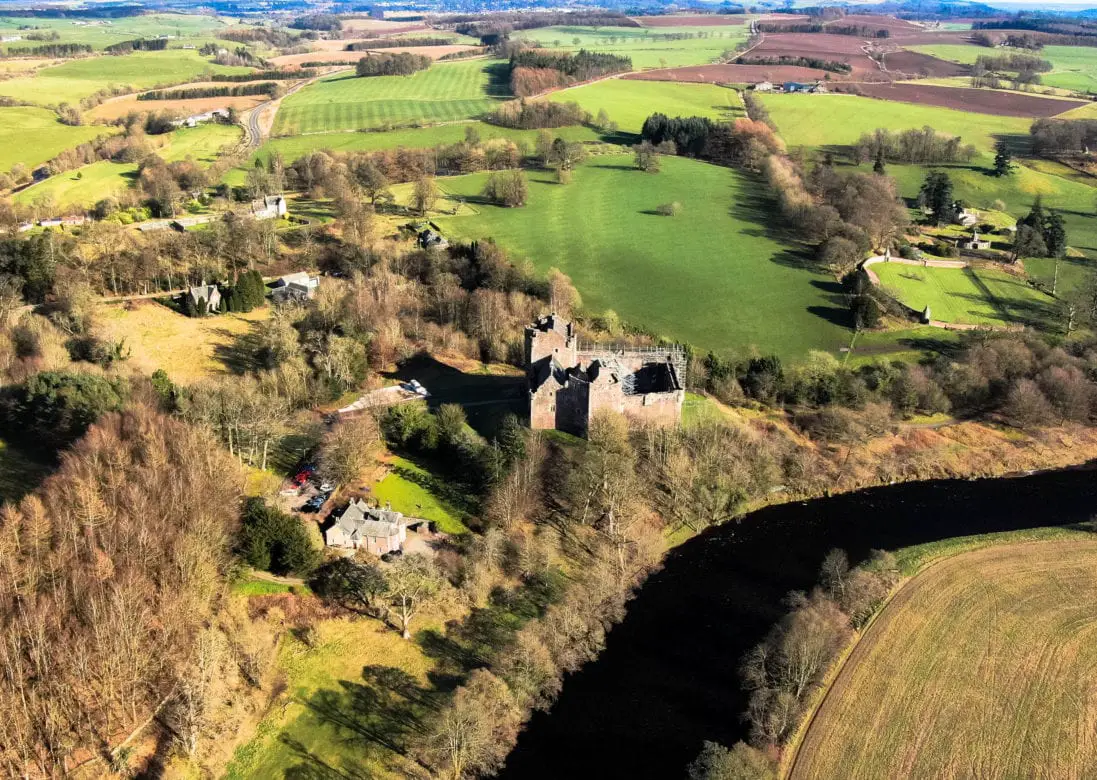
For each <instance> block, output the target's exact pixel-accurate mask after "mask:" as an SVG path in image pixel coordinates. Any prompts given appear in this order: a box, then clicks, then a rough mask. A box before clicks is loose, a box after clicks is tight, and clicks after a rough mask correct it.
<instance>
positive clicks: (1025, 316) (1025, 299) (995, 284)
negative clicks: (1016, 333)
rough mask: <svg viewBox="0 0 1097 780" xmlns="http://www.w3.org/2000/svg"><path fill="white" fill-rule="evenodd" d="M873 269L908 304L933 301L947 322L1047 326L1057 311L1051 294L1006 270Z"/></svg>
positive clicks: (936, 313)
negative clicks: (1046, 293)
mask: <svg viewBox="0 0 1097 780" xmlns="http://www.w3.org/2000/svg"><path fill="white" fill-rule="evenodd" d="M872 270H873V271H875V272H876V274H877V276H879V277H880V283H881V284H882V285H883V286H884V288H885V289H886V290H888V291H889V292H891V293H892V294H894V295H895V297H896V298H897V299H898V300H900V301H901V302H902V303H905V304H906V305H907V306H910V307H911V308H912V309H915V310H918V311H921V310H922V309H924V308H925V307H926V306H927V305H928V306H929V307H930V314H931V316H932V318H933V319H935V320H941V321H942V322H955V323H962V324H971V325H1013V324H1018V323H1022V324H1028V325H1035V326H1046V325H1048V324H1049V323H1050V322H1051V321H1052V320H1054V318H1055V314H1056V310H1057V306H1056V302H1055V300H1054V299H1053V298H1052V297H1051V296H1049V295H1045V294H1044V293H1041V292H1040V291H1039V290H1036V289H1035V288H1033V287H1032V286H1031V285H1029V284H1028V282H1026V281H1025V280H1024V279H1022V278H1019V277H1016V276H1011V275H1010V274H1007V273H1005V272H1003V271H995V270H991V269H972V268H922V267H920V266H915V265H905V264H900V263H877V264H876V265H874V266H872Z"/></svg>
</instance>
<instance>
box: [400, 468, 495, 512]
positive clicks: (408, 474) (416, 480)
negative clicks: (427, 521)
mask: <svg viewBox="0 0 1097 780" xmlns="http://www.w3.org/2000/svg"><path fill="white" fill-rule="evenodd" d="M403 457H405V458H407V459H408V460H411V461H412V462H414V463H415V465H417V466H420V468H422V469H424V471H426V473H423V472H421V471H415V470H413V469H409V468H405V467H403V466H394V467H393V469H392V471H393V473H394V474H396V475H397V476H398V477H400V478H401V479H404V480H407V481H408V482H411V483H413V484H415V485H418V486H419V487H421V488H423V490H425V491H427V492H428V493H430V494H431V495H432V496H433V497H434V498H436V499H437V500H438V501H439V503H441V504H442V505H443V507H444V508H445V509H447V510H449V511H450V512H451V513H453V514H471V513H473V512H475V511H476V509H477V507H476V503H475V502H474V501H473V500H472V497H471V496H470V495H469V494H468V492H466V490H463V489H462V488H461V487H459V486H458V485H455V484H454V482H453V480H452V478H450V479H438V478H437V477H435V476H434V474H433V473H432V472H431V471H430V469H429V467H428V466H426V465H423V464H421V463H420V462H419V461H418V459H415V458H414V457H412V456H410V455H407V454H405V455H404V456H403Z"/></svg>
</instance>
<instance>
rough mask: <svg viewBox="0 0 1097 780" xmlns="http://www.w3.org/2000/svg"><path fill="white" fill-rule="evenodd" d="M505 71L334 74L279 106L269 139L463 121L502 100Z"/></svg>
mask: <svg viewBox="0 0 1097 780" xmlns="http://www.w3.org/2000/svg"><path fill="white" fill-rule="evenodd" d="M505 78H506V74H505V66H504V64H503V63H501V62H497V61H484V60H471V61H469V62H447V63H435V64H434V65H432V66H431V67H430V68H428V69H427V70H424V71H419V72H418V73H415V74H413V75H411V76H368V77H362V78H360V77H358V76H355V75H354V74H353V73H349V74H348V73H340V74H337V75H334V76H331V77H329V78H326V79H322V80H320V81H317V82H315V83H313V84H310V85H309V86H307V87H305V88H304V89H301V90H299V91H298V92H295V93H294V94H292V95H290V96H288V97H287V98H286V99H285V100H284V101H282V106H281V108H280V109H279V110H278V115H277V117H276V119H275V123H274V134H275V135H280V136H287V135H300V134H301V133H319V132H332V131H340V130H358V129H362V128H371V127H382V126H388V125H392V126H401V125H403V126H407V125H412V124H415V123H428V122H429V123H433V122H446V121H454V120H458V119H469V118H471V117H475V116H479V115H481V114H485V113H487V112H489V111H491V110H492V109H493V108H494V107H495V106H496V105H497V104H498V102H499V100H501V99H502V98H505V97H508V96H509V93H508V91H507V86H506V84H505Z"/></svg>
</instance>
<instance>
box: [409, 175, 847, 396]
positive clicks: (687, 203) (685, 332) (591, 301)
mask: <svg viewBox="0 0 1097 780" xmlns="http://www.w3.org/2000/svg"><path fill="white" fill-rule="evenodd" d="M661 163H662V171H661V172H660V173H658V174H649V173H642V172H640V171H638V170H636V169H635V168H634V167H633V164H632V157H631V156H623V155H614V156H606V157H597V158H593V159H591V160H589V161H588V162H587V163H585V164H583V165H581V166H580V167H579V168H578V169H577V170H576V171H575V176H574V180H573V181H572V183H571V184H568V185H560V184H556V183H554V179H553V177H552V176H551V175H550V174H549V173H547V172H533V173H531V174H530V175H529V180H530V184H529V203H528V204H527V205H526V206H525V207H523V208H517V209H507V208H502V207H499V206H494V205H487V204H484V203H482V199H481V198H480V197H479V194H480V192H481V190H482V189H483V186H484V183H485V181H486V178H487V175H486V174H472V175H469V176H462V177H454V178H450V179H443V180H440V182H439V183H440V184H441V187H442V189H443V190H445V191H446V192H447V193H450V195H449V201H448V202H446V201H441V202H440V203H439V205H438V208H439V209H440V210H452V209H453V208H454V207H455V206H456V205H458V204H457V202H456V201H457V200H458V199H464V200H466V201H467V202H468V203H469V204H471V205H470V206H466V207H465V208H463V209H459V212H460V213H462V214H467V215H465V216H438V217H436V221H437V222H438V223H439V224H440V225H441V226H442V227H443V229H444V230H445V231H446V232H447V233H448V234H450V235H451V236H452V237H453V238H461V239H478V238H487V237H494V238H495V239H496V240H497V241H498V242H499V243H500V244H501V245H502V246H504V247H505V248H506V249H507V250H509V251H510V252H511V253H512V256H513V257H514V259H515V260H518V261H521V260H522V259H525V258H528V259H529V260H531V261H532V263H533V265H534V266H535V268H536V270H537V271H539V272H541V273H545V272H547V271H548V270H549V269H550V268H553V267H556V268H559V269H561V270H563V271H564V272H565V273H567V274H569V275H570V276H571V277H572V279H573V280H574V282H575V284H576V286H577V287H578V289H579V292H580V293H581V294H582V296H583V303H584V308H585V309H587V310H588V311H592V312H600V311H604V310H607V309H613V310H615V311H616V312H617V313H618V314H619V315H620V316H621V317H622V318H623V319H624V320H626V321H628V322H630V323H633V324H635V325H639V326H644V327H646V328H648V329H650V330H651V331H652V332H653V333H655V334H657V335H660V336H665V337H667V338H670V339H673V340H676V341H684V342H688V343H690V344H692V345H694V346H695V347H697V348H699V349H702V350H710V349H711V350H717V351H721V352H725V353H730V352H744V351H747V350H749V349H750V348H751V347H756V348H757V349H758V350H759V351H761V352H763V353H777V354H780V355H782V356H784V357H789V358H798V357H802V356H803V355H804V354H805V353H806V352H807V351H808V350H810V349H825V350H831V351H837V350H838V349H839V348H840V347H842V346H845V344H846V343H847V342H848V340H849V330H848V329H847V323H848V310H847V308H846V305H845V303H844V300H843V299H842V297H841V295H840V290H839V286H838V284H837V283H836V282H835V281H834V279H833V278H831V277H828V276H825V275H823V274H819V273H815V272H813V271H810V270H806V269H805V268H804V267H803V257H802V256H801V255H800V254H798V253H797V252H796V251H795V248H794V247H793V246H790V245H789V244H786V243H782V241H780V240H779V239H777V238H775V237H771V236H770V235H768V234H767V227H766V226H767V224H768V223H769V221H770V220H771V219H772V217H771V215H772V213H773V209H774V205H773V203H772V202H770V201H769V199H768V197H767V196H766V194H765V192H766V190H765V187H764V186H763V185H762V183H761V182H760V181H759V180H757V179H754V178H751V177H749V176H747V175H745V174H743V173H740V172H737V171H733V170H730V169H727V168H721V167H717V166H712V165H707V164H705V163H701V162H697V161H694V160H689V159H686V158H681V157H664V158H661ZM401 192H403V191H401ZM667 202H678V203H680V204H681V206H682V210H681V213H680V214H679V215H678V216H675V217H663V216H658V215H657V214H656V212H655V209H656V208H657V207H658V206H659V205H660V204H663V203H667ZM428 386H429V385H428Z"/></svg>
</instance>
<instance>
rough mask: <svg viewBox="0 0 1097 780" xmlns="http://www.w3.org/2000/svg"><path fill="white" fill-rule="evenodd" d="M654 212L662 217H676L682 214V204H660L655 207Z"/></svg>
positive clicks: (675, 202)
mask: <svg viewBox="0 0 1097 780" xmlns="http://www.w3.org/2000/svg"><path fill="white" fill-rule="evenodd" d="M655 211H656V212H658V214H659V215H660V216H663V217H676V216H678V215H679V214H681V213H682V204H681V203H679V202H678V201H673V202H671V203H662V204H660V205H659V206H658V207H656V209H655Z"/></svg>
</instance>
